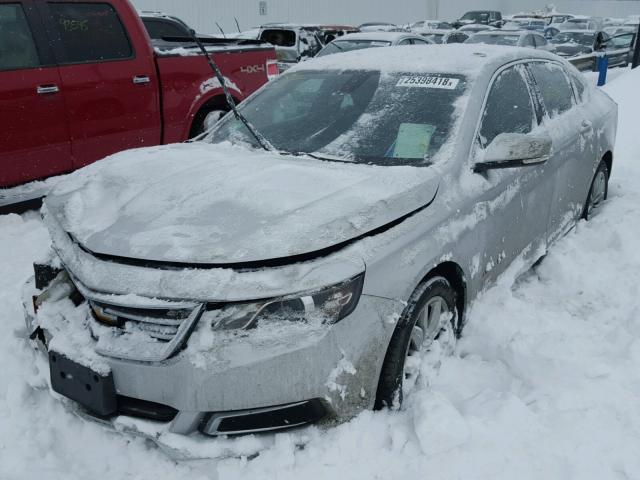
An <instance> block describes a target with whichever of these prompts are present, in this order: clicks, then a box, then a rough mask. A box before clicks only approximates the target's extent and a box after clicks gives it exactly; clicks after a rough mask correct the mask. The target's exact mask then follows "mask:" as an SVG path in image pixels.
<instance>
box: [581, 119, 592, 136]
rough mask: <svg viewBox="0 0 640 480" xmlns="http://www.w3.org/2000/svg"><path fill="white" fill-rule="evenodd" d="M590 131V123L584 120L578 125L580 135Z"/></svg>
mask: <svg viewBox="0 0 640 480" xmlns="http://www.w3.org/2000/svg"><path fill="white" fill-rule="evenodd" d="M591 130H593V125H592V123H591V122H590V121H589V120H584V121H583V122H582V124H581V125H580V133H581V134H583V135H584V134H586V133H589V132H590V131H591Z"/></svg>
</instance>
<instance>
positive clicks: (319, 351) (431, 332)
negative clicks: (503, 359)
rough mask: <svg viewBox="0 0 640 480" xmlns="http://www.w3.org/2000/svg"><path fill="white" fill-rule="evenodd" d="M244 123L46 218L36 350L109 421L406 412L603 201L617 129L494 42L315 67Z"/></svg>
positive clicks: (595, 99)
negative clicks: (463, 337) (486, 291)
mask: <svg viewBox="0 0 640 480" xmlns="http://www.w3.org/2000/svg"><path fill="white" fill-rule="evenodd" d="M239 113H240V114H241V115H242V117H239V116H238V117H236V116H234V115H232V114H230V115H228V116H226V117H225V118H224V119H223V120H222V121H221V122H220V123H219V124H218V125H217V126H216V127H215V129H214V130H213V131H212V132H211V133H210V134H209V135H208V137H207V138H206V139H205V140H204V141H201V142H194V143H189V144H182V145H170V146H163V147H155V148H145V149H138V150H131V151H128V152H123V153H120V154H117V155H114V156H112V157H111V158H108V159H106V160H104V161H101V162H98V163H96V164H94V165H91V166H89V167H87V168H85V169H83V170H81V171H78V172H76V173H74V174H71V175H70V176H69V177H68V178H67V179H66V180H64V181H62V182H61V183H59V184H58V185H57V186H56V187H55V188H54V190H53V192H52V193H51V194H50V195H49V196H48V197H47V199H46V201H45V202H44V206H43V217H44V220H45V222H46V224H47V226H48V228H49V231H50V234H51V239H52V247H53V248H52V252H51V254H50V257H49V258H47V259H41V260H39V262H37V264H36V265H35V275H34V279H32V280H31V281H30V282H29V283H28V284H27V285H26V287H25V292H24V308H25V313H26V319H27V325H28V328H29V333H30V334H31V338H32V339H33V340H34V341H35V342H37V344H38V345H39V346H40V347H42V348H44V349H46V351H47V352H48V358H49V364H50V369H51V385H52V388H53V390H55V391H56V392H58V393H61V394H62V395H64V396H66V397H69V398H71V399H72V400H75V402H76V403H77V404H79V405H81V406H82V408H83V409H84V410H85V411H87V412H89V413H91V414H92V415H96V416H99V417H100V418H101V419H102V420H103V421H105V420H106V421H111V419H113V418H115V417H117V416H120V417H119V418H120V419H122V418H123V416H124V417H125V418H126V417H127V416H128V417H142V418H146V419H151V420H155V421H157V422H159V424H160V425H163V427H162V428H163V429H164V430H163V431H165V432H166V431H170V432H174V433H181V434H192V433H197V432H200V433H202V434H206V435H218V434H229V433H243V432H257V431H264V430H274V429H280V428H286V427H291V426H295V425H301V424H304V423H308V422H314V421H320V420H321V419H324V421H330V420H331V419H334V420H336V419H337V420H344V419H348V418H350V417H352V416H353V415H355V414H356V413H357V412H359V411H361V410H363V409H368V408H382V407H385V406H397V405H399V403H400V402H401V401H402V398H403V395H405V394H406V393H407V392H409V391H410V390H411V388H412V386H414V385H415V383H416V381H418V382H419V381H420V375H419V374H420V371H421V365H423V364H424V362H422V361H421V359H424V358H426V359H429V358H432V355H438V354H439V353H438V352H440V353H444V352H447V351H451V347H452V345H453V343H452V342H453V341H454V340H455V338H456V336H457V335H459V334H460V332H461V330H462V327H463V325H464V323H465V314H466V312H467V309H468V306H469V303H470V302H471V301H472V300H473V299H474V298H475V297H476V296H477V294H478V292H479V291H480V290H481V289H483V288H484V287H485V286H486V285H487V284H488V283H490V282H492V281H495V280H496V278H497V277H498V275H500V274H501V273H502V272H503V271H504V270H505V269H506V268H507V266H508V265H509V264H511V263H513V262H514V261H515V260H518V265H520V266H522V267H526V266H527V265H530V264H532V263H533V262H535V261H536V260H537V259H538V258H540V256H541V255H543V254H544V253H545V251H546V250H547V248H548V247H549V245H550V244H551V243H552V242H553V241H554V240H555V239H556V238H558V237H559V236H560V235H562V234H563V233H565V232H566V231H567V230H568V229H570V228H572V226H573V225H575V223H576V222H577V221H578V220H579V219H580V218H581V217H588V216H590V215H591V213H592V211H593V209H594V208H596V207H597V206H598V205H599V204H600V203H601V202H602V201H603V200H604V199H605V198H606V196H607V182H608V178H609V174H610V172H611V168H612V161H613V158H614V156H613V145H614V137H615V132H616V124H617V106H616V105H615V103H614V102H613V101H612V100H611V99H610V98H609V97H608V96H607V95H606V94H604V93H603V92H602V91H599V90H596V89H595V88H592V87H590V86H589V85H588V84H587V83H585V81H584V79H583V78H582V77H581V76H580V74H579V73H578V72H577V71H576V70H575V69H574V68H573V67H572V66H571V65H569V64H568V63H566V62H565V61H563V60H561V59H560V58H558V57H557V56H554V55H552V54H549V53H546V52H537V51H534V50H530V49H517V48H505V47H490V46H485V45H464V46H461V45H442V46H439V45H438V46H432V47H430V48H420V47H411V46H410V47H398V48H394V49H380V50H378V49H369V50H360V51H356V52H349V53H345V54H342V55H335V56H328V57H325V58H320V59H314V60H311V61H308V62H304V63H303V64H300V65H299V66H297V67H295V68H292V69H291V70H290V71H289V72H288V73H287V74H285V75H282V76H281V77H280V78H278V79H277V80H275V81H273V82H271V83H270V84H269V85H268V86H266V87H265V88H264V89H262V90H261V91H259V92H258V93H257V94H256V95H254V96H252V97H251V98H250V99H248V100H247V101H245V102H244V103H243V104H242V105H241V106H240V108H239ZM245 122H246V123H245ZM247 125H248V126H247ZM425 361H427V362H428V360H425ZM145 425H147V424H145ZM145 428H148V427H145Z"/></svg>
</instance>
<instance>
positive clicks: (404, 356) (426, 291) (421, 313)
mask: <svg viewBox="0 0 640 480" xmlns="http://www.w3.org/2000/svg"><path fill="white" fill-rule="evenodd" d="M457 326H458V311H457V308H456V292H455V290H454V289H453V288H452V287H451V284H450V283H449V282H448V281H447V279H446V278H444V277H432V278H430V279H429V280H427V281H425V282H424V283H423V284H422V285H420V286H419V287H418V288H417V289H416V291H415V292H414V294H413V295H412V297H411V299H410V300H409V303H408V306H407V308H406V309H405V312H404V314H403V315H402V318H401V319H400V320H399V321H398V324H397V325H396V330H395V332H394V333H393V336H392V337H391V341H390V342H389V348H388V349H387V354H386V355H385V359H384V364H383V365H382V371H381V372H380V379H379V381H378V391H377V394H376V404H375V408H376V409H381V408H384V407H388V408H392V407H393V408H395V407H399V406H400V405H401V404H402V401H403V398H404V397H406V396H407V394H408V393H410V392H411V390H413V388H414V387H415V385H416V382H417V380H418V378H419V375H420V372H421V369H422V368H421V367H422V360H423V359H424V358H425V356H426V355H427V354H429V353H433V352H434V351H435V352H437V355H440V356H442V355H446V354H451V353H453V348H454V346H455V341H456V332H457Z"/></svg>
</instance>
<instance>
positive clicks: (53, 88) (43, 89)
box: [36, 85, 60, 95]
mask: <svg viewBox="0 0 640 480" xmlns="http://www.w3.org/2000/svg"><path fill="white" fill-rule="evenodd" d="M59 91H60V89H59V88H58V86H57V85H38V87H37V88H36V92H38V95H47V94H51V93H58V92H59Z"/></svg>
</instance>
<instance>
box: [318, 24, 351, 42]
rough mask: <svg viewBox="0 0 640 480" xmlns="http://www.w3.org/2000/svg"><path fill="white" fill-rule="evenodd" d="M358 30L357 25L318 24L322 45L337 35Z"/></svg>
mask: <svg viewBox="0 0 640 480" xmlns="http://www.w3.org/2000/svg"><path fill="white" fill-rule="evenodd" d="M359 31H360V30H358V28H357V27H352V26H350V25H320V32H321V37H322V38H321V40H322V43H323V44H324V45H326V44H327V43H329V42H331V41H333V40H335V39H336V38H338V37H341V36H343V35H347V34H349V33H358V32H359Z"/></svg>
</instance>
